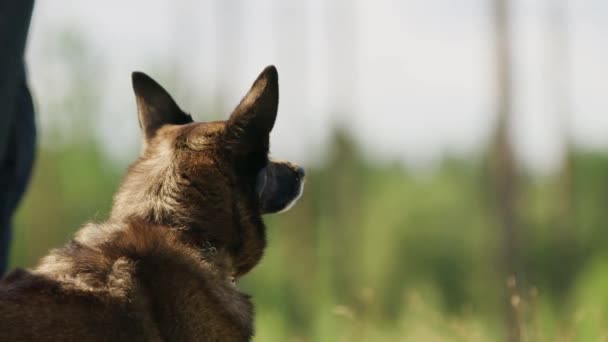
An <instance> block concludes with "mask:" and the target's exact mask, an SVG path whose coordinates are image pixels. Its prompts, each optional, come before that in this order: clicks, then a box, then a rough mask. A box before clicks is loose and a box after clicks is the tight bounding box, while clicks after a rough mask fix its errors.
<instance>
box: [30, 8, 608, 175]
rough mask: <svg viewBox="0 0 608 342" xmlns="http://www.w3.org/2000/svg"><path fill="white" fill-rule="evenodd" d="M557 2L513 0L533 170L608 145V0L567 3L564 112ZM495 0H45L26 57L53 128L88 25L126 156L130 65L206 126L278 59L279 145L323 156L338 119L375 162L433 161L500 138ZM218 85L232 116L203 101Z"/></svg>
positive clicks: (117, 144)
mask: <svg viewBox="0 0 608 342" xmlns="http://www.w3.org/2000/svg"><path fill="white" fill-rule="evenodd" d="M555 1H556V0H539V1H527V0H515V1H514V10H513V13H514V18H515V26H514V48H515V50H514V58H515V67H516V70H515V76H514V77H515V85H514V89H515V93H516V99H515V111H516V116H515V120H514V132H515V134H514V141H515V145H516V148H517V151H518V153H519V155H520V157H521V159H522V161H524V162H525V163H526V164H527V165H528V166H532V167H534V168H538V169H547V168H551V167H552V166H555V165H557V164H558V163H559V161H560V153H561V146H562V140H561V139H562V136H563V134H564V132H563V131H564V130H565V131H566V132H567V134H570V135H572V136H573V137H574V139H575V141H576V143H578V144H580V145H582V146H585V147H588V148H601V149H608V87H606V85H605V80H606V79H608V63H607V62H606V61H608V40H607V39H606V37H607V36H608V2H606V1H605V0H570V1H569V12H568V20H569V27H568V37H569V40H570V47H571V51H570V57H569V62H568V64H567V65H566V69H568V73H569V74H570V76H569V77H570V78H569V80H568V81H567V82H566V84H567V87H568V88H569V91H571V94H570V99H569V102H570V104H569V106H570V109H566V110H565V111H560V110H559V109H560V107H562V108H563V103H566V104H568V99H567V98H565V97H564V96H561V95H556V94H557V93H556V92H555V91H553V90H552V89H554V88H552V85H551V84H552V83H551V82H555V81H556V80H559V77H561V76H560V74H559V73H556V71H555V67H553V65H554V61H555V60H554V59H552V58H551V56H552V55H553V53H554V52H553V51H554V50H551V48H552V45H551V37H552V36H553V33H556V32H557V31H556V29H555V28H551V26H550V25H549V22H548V21H547V19H548V11H547V8H548V6H549V5H550V4H553V3H555ZM340 3H342V4H346V5H347V6H348V7H345V9H340V8H339V4H340ZM489 3H490V1H489V0H459V1H453V0H407V1H405V0H373V1H372V0H367V1H366V0H357V1H347V0H340V1H333V2H326V1H323V0H310V1H308V2H301V1H299V2H288V1H279V0H261V1H235V0H216V1H209V0H208V1H196V0H191V1H190V0H181V1H169V0H138V1H118V0H106V1H104V2H93V1H82V0H53V1H37V3H36V8H35V13H34V18H33V23H32V29H31V32H30V41H29V47H28V49H29V50H28V56H27V58H28V62H29V65H30V79H31V83H32V87H33V89H34V92H35V97H36V99H37V102H38V104H39V106H38V108H39V117H40V122H41V124H42V126H43V134H44V131H45V128H46V127H48V126H49V125H50V124H51V123H54V122H55V123H56V122H58V121H59V122H61V120H69V118H67V119H66V118H57V117H51V116H50V115H49V113H48V112H50V109H49V108H51V106H52V105H53V104H54V103H57V98H58V97H61V96H63V97H66V96H67V97H69V96H70V94H65V91H67V90H64V89H63V88H62V84H64V82H66V80H65V78H66V76H65V75H66V73H69V72H70V68H71V67H72V66H70V65H69V63H67V62H66V61H65V60H64V59H63V58H62V54H61V53H60V52H61V51H59V52H58V51H57V45H58V44H59V42H58V41H56V40H58V37H59V36H60V33H61V32H65V31H69V30H73V31H76V32H77V33H78V34H79V35H80V38H81V39H82V40H83V41H84V46H85V47H86V48H87V49H88V50H89V51H88V52H87V56H89V58H92V59H93V60H95V63H93V64H91V65H92V68H95V69H97V70H98V72H97V70H94V72H91V74H92V75H95V78H96V79H98V80H99V84H100V86H101V89H102V91H101V93H100V94H99V98H98V100H99V101H101V103H102V111H101V113H98V114H97V116H96V118H95V123H94V126H95V127H96V129H97V134H98V135H99V138H100V139H101V140H102V141H103V144H104V146H107V148H108V151H109V152H110V153H111V154H112V155H113V156H116V157H117V158H120V159H123V160H125V159H126V160H130V159H132V158H134V156H135V155H136V154H137V149H138V144H139V135H138V128H137V120H136V114H135V102H134V100H133V96H132V90H131V85H130V73H131V71H133V70H142V71H145V72H149V73H150V75H151V76H153V77H155V78H156V79H157V80H158V81H159V82H160V83H161V84H165V85H166V87H167V88H168V89H169V90H170V91H171V92H172V93H173V94H174V97H175V98H176V100H177V101H178V103H180V105H181V106H182V108H184V109H185V110H187V111H191V112H192V114H193V115H194V117H195V118H198V119H199V120H204V119H206V118H209V117H210V115H216V117H217V115H221V114H223V115H227V114H228V112H229V109H230V108H232V107H233V106H234V105H236V103H237V102H238V100H239V99H240V97H241V96H242V95H244V92H245V91H246V90H247V89H248V87H249V85H250V84H251V82H252V81H253V80H254V79H255V77H256V76H257V74H258V73H259V72H260V71H261V70H262V69H263V67H264V66H266V65H268V64H275V65H276V66H277V67H278V69H279V75H280V85H281V104H280V108H279V117H278V121H277V125H276V126H275V130H274V132H273V136H272V154H273V155H275V156H277V157H280V158H290V159H293V160H295V161H299V162H303V163H304V164H305V165H306V163H314V162H316V161H318V160H320V159H321V158H322V157H323V155H324V153H325V149H324V142H325V140H326V138H327V136H328V133H329V132H330V131H331V129H332V125H335V124H338V123H340V124H347V125H348V127H349V128H350V129H352V131H353V133H355V135H356V136H357V137H358V138H359V141H360V142H361V144H362V146H364V147H365V150H366V152H367V153H368V155H369V156H370V157H373V158H380V159H399V160H404V161H407V162H411V163H416V164H421V165H427V164H429V163H433V162H435V161H437V160H438V159H439V158H440V157H441V155H442V154H444V153H446V152H450V153H474V152H476V151H479V149H480V148H481V147H482V146H483V143H484V141H486V140H487V138H488V135H489V134H490V131H491V128H492V123H493V120H494V107H493V104H494V100H493V88H494V84H493V51H492V43H493V42H492V31H491V26H490V25H491V22H490V19H491V17H490V16H489V13H490V12H489ZM328 4H331V5H328ZM352 4H355V5H354V6H352ZM349 13H350V14H349ZM237 23H238V24H237ZM557 29H559V28H557ZM218 37H219V38H218ZM220 38H221V39H220ZM558 67H559V65H558ZM559 68H560V69H561V68H562V67H559ZM172 73H174V75H171V74H172ZM170 77H172V79H170ZM553 84H555V83H553ZM62 91H63V93H62ZM219 94H222V98H221V100H220V103H219V105H220V107H221V108H223V109H224V110H225V113H202V112H198V111H197V110H196V109H197V108H204V107H205V106H206V105H209V104H212V103H214V101H215V100H214V99H216V98H217V96H218V95H219ZM562 112H565V113H567V114H568V116H567V117H566V119H565V120H562V119H558V118H559V117H560V115H561V113H562ZM65 126H66V127H70V125H69V124H66V125H65ZM71 129H73V127H72V128H71ZM67 134H69V132H67Z"/></svg>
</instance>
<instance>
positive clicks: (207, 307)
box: [0, 222, 252, 341]
mask: <svg viewBox="0 0 608 342" xmlns="http://www.w3.org/2000/svg"><path fill="white" fill-rule="evenodd" d="M79 235H80V236H86V235H90V236H95V235H98V236H104V240H103V241H96V240H95V239H94V238H88V237H85V238H84V239H82V238H81V239H79V236H77V237H76V239H75V240H73V241H72V242H70V243H69V244H68V245H67V246H65V247H63V248H61V249H58V250H55V251H53V252H52V253H51V254H50V255H49V256H47V257H46V258H45V259H44V260H43V261H42V263H41V265H40V266H39V267H37V268H36V269H35V270H34V271H31V272H29V271H24V270H17V271H14V272H13V273H11V274H9V275H8V276H7V277H6V278H5V279H4V280H3V281H2V286H1V290H0V317H2V319H1V320H0V335H1V336H2V339H3V340H6V341H18V340H32V341H34V340H36V341H40V340H49V341H59V340H79V341H98V340H99V341H126V340H131V341H155V340H168V341H189V340H200V339H201V338H203V339H205V340H210V341H212V340H222V341H231V340H232V341H242V340H247V339H248V338H249V337H250V336H251V335H252V326H251V313H252V312H251V311H252V308H251V304H250V302H249V300H248V298H247V296H246V295H244V294H241V293H240V292H239V291H238V290H237V289H236V288H235V287H234V286H233V285H232V284H230V283H228V282H226V281H225V279H226V278H225V277H224V276H223V275H222V274H221V271H220V270H216V269H214V267H213V266H212V265H211V264H208V263H201V262H200V259H198V256H197V251H195V250H192V249H191V248H190V247H188V246H187V245H185V244H183V243H181V242H180V241H179V240H178V237H177V236H176V234H175V232H174V231H173V230H170V229H167V228H166V227H151V226H150V225H148V224H145V223H141V222H130V223H128V224H127V223H105V224H91V225H89V226H87V227H85V228H84V230H83V231H81V233H80V234H79ZM87 238H88V240H87ZM193 259H194V260H193Z"/></svg>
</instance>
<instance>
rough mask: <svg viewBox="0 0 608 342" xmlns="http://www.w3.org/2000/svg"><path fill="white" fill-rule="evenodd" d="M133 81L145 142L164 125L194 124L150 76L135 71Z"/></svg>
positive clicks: (132, 75)
mask: <svg viewBox="0 0 608 342" xmlns="http://www.w3.org/2000/svg"><path fill="white" fill-rule="evenodd" d="M131 79H132V80H133V90H134V91H135V99H136V101H137V112H138V116H139V127H141V130H142V133H143V136H144V142H146V141H148V140H150V139H151V138H152V137H154V135H155V134H156V131H158V129H159V128H161V127H162V126H164V125H167V124H173V125H182V124H186V123H190V122H192V117H191V116H190V115H188V114H186V113H184V112H183V111H182V110H181V109H180V108H179V106H178V105H177V103H175V101H174V100H173V98H172V97H171V95H169V93H168V92H167V91H166V90H165V89H164V88H163V87H161V85H160V84H158V83H156V81H154V80H153V79H152V78H151V77H150V76H148V75H146V74H144V73H143V72H138V71H135V72H133V73H132V74H131Z"/></svg>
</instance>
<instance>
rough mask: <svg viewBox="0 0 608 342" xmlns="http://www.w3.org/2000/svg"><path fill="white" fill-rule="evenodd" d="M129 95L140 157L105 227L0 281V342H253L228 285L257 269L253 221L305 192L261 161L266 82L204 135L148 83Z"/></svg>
mask: <svg viewBox="0 0 608 342" xmlns="http://www.w3.org/2000/svg"><path fill="white" fill-rule="evenodd" d="M133 83H134V90H135V93H136V97H137V103H138V114H139V120H140V126H141V128H142V134H143V137H144V143H143V152H142V154H141V156H140V157H139V159H138V160H137V161H135V162H134V163H133V164H132V165H131V166H130V167H129V170H128V172H127V174H126V176H125V178H124V179H123V182H122V183H121V185H120V188H119V190H118V192H117V193H116V195H115V198H114V206H113V208H112V212H111V215H110V218H109V219H108V221H106V222H103V223H90V224H87V225H85V226H84V227H83V228H82V229H81V230H79V231H78V232H77V233H76V234H75V235H74V238H73V239H72V240H71V241H70V242H69V243H68V244H67V245H65V246H64V247H62V248H59V249H56V250H53V251H51V253H50V254H49V255H48V256H46V257H44V258H43V259H42V260H41V262H40V264H39V265H38V266H37V267H36V268H35V269H33V270H29V271H28V270H16V271H14V272H13V273H11V274H9V275H8V276H6V277H5V278H4V279H2V281H0V339H2V340H10V341H62V340H63V341H247V340H249V339H250V338H251V336H252V335H253V307H252V304H251V301H250V300H249V297H248V296H247V295H245V294H243V293H241V292H240V291H239V290H238V289H237V288H236V287H235V286H234V282H233V281H234V279H236V278H238V277H240V276H242V275H244V274H246V273H247V272H249V271H250V270H251V269H252V268H253V267H254V266H255V265H256V264H257V263H258V262H259V261H260V259H261V257H262V254H263V250H264V247H265V245H266V239H265V226H264V223H263V221H262V218H261V215H262V214H263V213H270V212H278V211H279V210H281V209H284V208H285V207H287V206H288V205H290V204H291V203H292V202H293V201H294V200H295V199H296V198H297V197H298V196H299V195H300V194H301V185H302V184H303V178H302V177H303V170H302V169H300V168H298V167H297V166H295V165H293V164H288V163H274V162H271V161H269V160H268V136H269V133H270V130H271V129H272V126H273V125H274V120H275V116H276V110H277V104H278V83H277V75H276V70H275V69H274V67H269V68H267V69H266V70H265V71H264V72H263V73H262V74H261V75H260V77H259V78H258V80H257V81H256V82H255V83H254V85H253V86H252V89H251V90H250V92H249V93H248V95H246V97H245V98H244V100H243V101H242V102H241V104H239V106H237V108H236V109H235V111H234V112H233V114H232V115H231V117H230V119H229V120H227V121H217V122H207V123H195V122H192V119H191V118H190V116H189V115H187V114H185V113H183V112H182V111H181V110H180V109H179V107H178V106H177V104H175V102H174V101H173V99H172V98H171V97H170V96H169V95H168V93H166V91H165V90H164V89H162V87H160V85H158V84H157V83H156V82H154V81H153V80H151V79H150V78H149V77H147V76H146V75H144V74H141V73H134V74H133ZM259 175H263V176H264V177H272V179H270V180H269V181H268V184H270V186H267V187H265V186H259V185H258V181H257V179H258V178H259ZM267 175H270V176H267ZM264 184H266V183H264ZM267 204H268V205H267ZM270 204H272V205H270Z"/></svg>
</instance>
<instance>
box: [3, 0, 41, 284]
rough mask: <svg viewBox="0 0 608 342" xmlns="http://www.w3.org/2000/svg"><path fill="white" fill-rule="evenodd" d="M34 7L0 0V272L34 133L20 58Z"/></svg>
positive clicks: (27, 1) (30, 1)
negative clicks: (31, 126)
mask: <svg viewBox="0 0 608 342" xmlns="http://www.w3.org/2000/svg"><path fill="white" fill-rule="evenodd" d="M33 7H34V0H0V51H1V52H0V276H2V274H3V273H4V271H5V270H6V267H7V257H8V253H9V252H8V246H9V242H10V234H11V233H10V222H11V219H12V216H13V211H14V210H15V208H16V205H17V203H18V202H19V199H20V198H21V196H22V193H23V189H25V184H27V179H28V178H29V172H30V171H29V169H30V168H31V161H30V162H28V160H31V158H32V157H33V154H27V153H26V154H25V155H22V153H24V152H23V151H26V150H29V149H30V147H28V143H29V142H30V141H32V143H31V146H32V147H33V139H34V136H35V131H34V130H32V129H30V131H28V128H26V127H28V126H29V125H30V123H29V122H31V124H32V125H33V109H32V105H31V98H30V96H29V91H28V89H27V86H26V83H25V82H26V81H25V70H24V61H23V60H24V51H25V45H26V41H27V34H28V30H29V25H30V19H31V16H32V10H33ZM28 132H29V133H28ZM27 164H30V166H29V167H28V166H27ZM26 170H27V171H26Z"/></svg>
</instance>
